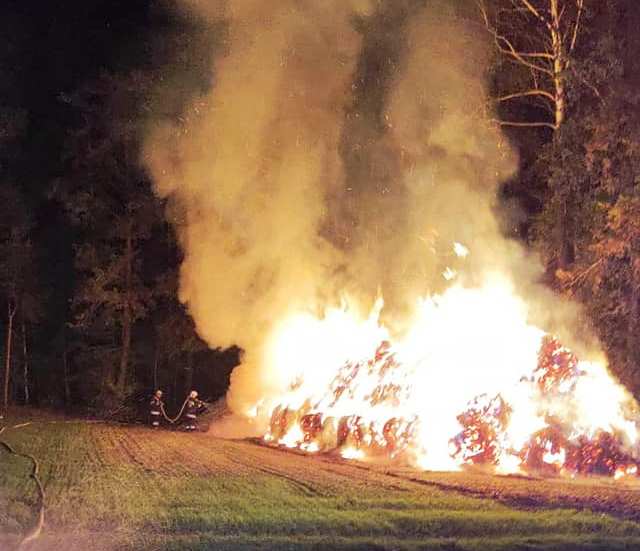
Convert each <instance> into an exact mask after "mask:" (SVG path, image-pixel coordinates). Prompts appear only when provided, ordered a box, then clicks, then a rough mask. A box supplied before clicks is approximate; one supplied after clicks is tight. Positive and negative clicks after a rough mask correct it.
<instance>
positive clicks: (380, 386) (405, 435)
mask: <svg viewBox="0 0 640 551" xmlns="http://www.w3.org/2000/svg"><path fill="white" fill-rule="evenodd" d="M402 370H403V366H402V365H401V364H400V363H399V361H398V360H397V358H396V355H395V354H394V351H393V348H392V346H391V344H390V343H389V342H388V341H383V342H382V343H381V344H380V345H379V346H378V347H377V349H376V351H375V354H374V355H373V357H372V358H371V359H369V360H367V361H361V362H347V363H345V364H344V365H343V367H342V368H341V369H340V370H339V371H338V373H337V375H336V376H335V378H334V379H333V380H332V381H331V383H330V385H329V390H328V391H327V394H326V395H323V396H322V397H321V399H319V400H317V401H315V402H314V401H313V400H312V399H310V398H307V399H306V400H305V401H304V404H303V405H302V406H301V407H300V408H298V409H295V408H292V407H290V406H285V405H284V404H280V405H277V406H276V407H275V408H274V409H273V412H272V414H271V422H270V429H269V431H268V433H267V434H266V435H265V440H266V441H267V442H269V443H272V444H275V445H283V446H286V447H290V448H298V449H301V450H304V451H307V452H334V451H338V452H339V453H340V454H341V455H342V456H343V457H346V458H364V457H367V458H385V459H397V460H399V461H402V462H406V463H414V464H420V454H422V453H424V454H425V455H427V456H428V453H429V450H428V449H425V448H423V447H422V445H421V442H420V437H421V434H423V431H428V430H429V427H430V426H433V425H434V424H435V423H437V422H438V420H437V419H429V418H420V417H419V416H418V415H417V414H414V415H413V416H406V415H405V416H403V415H400V414H399V413H400V412H401V411H402V404H403V398H405V397H407V398H408V397H410V395H411V390H412V389H411V388H407V387H405V386H403V385H402V384H400V382H401V381H402V380H403V379H402V377H397V380H395V381H394V376H395V375H398V373H401V372H402ZM597 374H598V371H597V370H596V372H595V375H594V373H593V368H592V366H591V364H586V363H581V362H580V361H579V360H578V358H577V357H576V355H575V354H573V353H572V352H571V351H570V350H569V349H567V348H566V347H564V346H562V344H561V343H560V342H559V341H558V340H557V339H555V338H553V337H550V336H545V337H543V338H542V340H541V343H540V348H539V352H538V361H537V365H536V367H535V369H534V370H533V373H531V374H530V375H529V376H528V377H527V376H525V377H522V378H521V379H520V381H519V382H517V383H515V387H516V388H518V389H519V391H518V392H516V393H510V392H509V391H507V392H506V393H505V395H504V396H503V395H502V394H501V393H498V394H495V395H489V394H482V395H479V396H476V397H475V398H473V399H472V400H470V401H469V402H468V404H467V407H466V409H465V410H464V411H462V412H460V413H459V414H458V415H457V417H456V419H457V422H458V424H459V427H460V431H459V432H458V433H457V434H456V435H453V436H452V437H451V438H450V440H449V455H450V458H451V461H452V465H453V466H454V467H455V468H459V467H463V466H465V465H466V466H473V465H479V466H489V467H491V468H494V469H496V470H497V471H501V472H526V473H535V474H538V475H543V476H558V475H570V476H576V475H605V476H612V477H614V478H616V479H618V478H621V477H624V476H636V475H637V474H638V463H639V462H640V458H639V454H638V446H637V444H636V442H637V440H636V439H635V438H633V437H634V436H635V434H636V433H635V429H636V422H635V421H634V420H632V419H631V417H624V416H623V417H621V419H618V420H604V419H603V423H601V426H593V425H591V426H588V425H589V423H584V422H581V420H580V419H579V418H578V417H576V415H577V414H578V413H579V411H580V407H582V406H583V405H584V404H579V406H580V407H576V402H577V401H579V400H580V399H581V387H582V385H583V384H585V383H584V379H585V378H586V379H589V378H590V377H591V378H593V377H594V376H597ZM596 380H597V378H596ZM611 383H612V384H613V381H611ZM363 385H364V386H366V387H367V389H368V390H367V391H366V392H365V393H364V394H363V393H362V392H361V391H362V386H363ZM367 385H368V386H367ZM300 388H301V383H300V381H297V382H296V384H295V385H293V387H292V388H291V391H292V392H293V393H295V392H297V391H299V390H300ZM510 394H513V396H527V397H528V399H529V401H530V403H528V404H526V408H525V409H526V410H527V411H528V412H529V413H530V414H531V415H533V416H534V417H535V422H534V423H533V424H531V423H529V425H528V426H534V427H538V428H537V429H536V430H531V432H530V433H529V434H527V435H525V436H524V437H522V435H520V436H516V435H515V434H514V433H515V429H516V427H514V423H515V424H517V423H518V419H517V417H518V415H520V411H519V408H520V407H521V406H522V404H520V403H511V402H510V401H509V398H508V397H509V395H510ZM358 397H362V398H363V400H362V401H358ZM532 404H533V406H535V407H534V408H533V409H532V408H531V405H532ZM587 405H588V406H590V405H589V404H587ZM363 406H365V409H364V410H363V409H362V408H363ZM376 408H381V409H382V411H385V412H388V417H386V418H385V417H381V418H377V419H371V415H369V416H367V413H369V414H370V413H371V412H372V411H375V410H376ZM339 411H341V412H343V415H340V416H338V415H335V413H336V412H339ZM616 421H622V423H618V424H617V425H616ZM607 423H612V424H611V426H610V428H609V429H607V428H605V426H606V425H607ZM596 425H597V424H596Z"/></svg>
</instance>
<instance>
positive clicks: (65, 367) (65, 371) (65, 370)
mask: <svg viewBox="0 0 640 551" xmlns="http://www.w3.org/2000/svg"><path fill="white" fill-rule="evenodd" d="M62 377H63V379H64V405H65V406H67V407H69V405H70V404H71V385H70V384H69V361H68V356H67V337H66V331H65V337H64V348H63V349H62Z"/></svg>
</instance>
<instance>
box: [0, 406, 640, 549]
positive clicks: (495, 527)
mask: <svg viewBox="0 0 640 551" xmlns="http://www.w3.org/2000/svg"><path fill="white" fill-rule="evenodd" d="M14 420H15V419H13V420H10V422H13V421H14ZM49 421H50V419H49ZM0 438H4V439H5V440H6V441H8V442H10V443H11V444H12V445H14V446H15V447H16V448H18V449H20V450H23V451H28V452H29V453H33V454H34V455H36V456H37V457H38V458H39V459H40V461H41V464H42V480H43V483H44V484H45V488H46V492H47V522H46V528H45V532H44V535H43V538H42V542H41V543H40V546H41V547H40V548H42V549H58V548H60V549H65V551H69V550H70V549H74V545H77V546H78V547H77V548H78V549H81V548H89V549H102V548H104V549H109V550H113V549H126V550H129V549H131V550H133V549H136V550H144V549H148V550H161V549H162V550H164V549H166V550H175V551H185V550H190V549H193V550H196V549H197V550H201V549H213V548H215V549H234V550H235V549H296V550H298V549H299V550H302V549H305V550H306V549H363V550H364V549H449V550H454V549H455V550H494V549H496V550H498V549H504V550H514V549H517V550H525V549H527V550H534V549H535V550H538V549H540V550H552V549H553V550H559V549H563V550H564V549H566V550H583V549H585V550H596V549H598V550H609V549H629V550H632V549H640V525H639V524H638V523H636V522H634V521H631V520H623V519H621V518H616V517H613V516H609V515H605V514H602V513H594V512H590V511H576V510H572V509H566V508H542V509H536V510H533V511H532V510H522V509H517V508H514V507H513V506H508V505H506V504H504V503H499V502H497V501H495V500H492V499H486V498H479V497H471V496H468V495H464V494H461V493H459V492H452V491H446V490H441V489H438V488H436V487H429V486H420V485H418V484H413V485H412V484H409V483H397V484H396V483H394V484H391V483H390V482H389V480H387V479H386V478H384V477H381V475H380V474H376V473H373V472H372V473H370V474H368V473H367V471H364V470H362V469H353V468H351V467H348V466H341V465H340V464H337V465H336V466H335V469H337V470H338V471H337V474H335V475H333V474H331V473H330V472H329V471H326V472H325V471H322V468H323V465H324V464H321V463H320V462H318V461H316V460H314V459H310V458H306V457H297V456H291V455H290V454H280V455H279V453H280V452H277V451H273V450H267V449H262V448H258V447H255V446H253V445H250V444H247V443H243V442H239V443H234V442H223V441H219V440H215V439H213V438H210V437H208V436H206V435H203V434H200V435H185V434H181V433H153V432H151V431H148V430H145V429H140V428H126V427H125V428H116V427H108V426H105V425H99V424H92V425H87V424H83V423H81V422H76V423H51V422H47V423H40V422H38V423H34V424H32V425H30V426H28V427H24V428H22V429H19V430H16V431H9V432H7V433H5V434H3V435H2V436H0ZM153 439H157V442H155V443H154V442H153ZM121 441H123V442H125V444H126V445H127V446H129V448H128V449H129V451H127V452H126V453H125V452H121V451H118V450H119V445H120V442H121ZM139 442H141V443H143V444H144V445H151V444H153V445H156V448H153V449H157V450H160V451H159V452H157V453H162V454H165V456H166V457H165V459H166V461H164V462H162V463H161V464H159V466H158V467H157V468H152V467H150V466H149V464H145V462H146V461H147V460H148V459H149V453H150V452H149V450H151V449H152V448H144V449H143V448H141V449H139V450H138V449H137V448H136V447H135V446H137V444H138V443H139ZM254 448H255V449H254ZM0 453H2V455H0V496H1V497H0V534H5V536H4V540H3V539H2V536H0V549H4V548H3V547H2V545H3V541H4V543H5V544H13V543H15V542H16V541H17V540H18V538H19V535H20V534H21V533H24V532H25V531H26V530H27V529H28V527H29V526H30V523H32V522H33V515H34V506H35V504H36V500H35V488H34V486H33V482H32V481H31V480H30V479H29V478H28V476H27V474H28V462H27V461H24V460H20V459H17V458H12V457H10V456H8V455H7V454H6V453H5V452H0ZM181 454H184V456H183V455H181ZM251 454H254V455H255V457H258V460H255V459H254V458H253V457H254V456H253V455H251ZM156 459H162V457H160V458H157V457H152V458H151V459H150V460H151V461H153V460H156ZM269 461H271V462H274V463H273V465H276V466H277V465H278V462H279V461H281V462H282V463H283V465H284V467H283V469H284V470H285V471H286V476H279V475H276V474H269V473H268V472H264V469H263V466H264V465H263V463H264V462H269ZM254 462H255V465H254ZM172 463H175V465H173V464H172ZM165 467H170V468H169V469H165ZM173 467H175V469H174V468H173ZM332 468H334V467H333V466H332ZM172 469H173V470H172ZM289 470H291V473H292V474H291V475H290V476H289ZM354 473H355V474H354ZM87 542H90V546H89V547H87ZM33 548H34V549H38V548H39V547H38V546H34V547H33Z"/></svg>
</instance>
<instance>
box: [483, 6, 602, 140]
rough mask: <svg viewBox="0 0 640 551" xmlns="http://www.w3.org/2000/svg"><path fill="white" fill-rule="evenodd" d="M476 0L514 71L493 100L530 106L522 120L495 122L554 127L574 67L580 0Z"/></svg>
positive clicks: (558, 123) (561, 119)
mask: <svg viewBox="0 0 640 551" xmlns="http://www.w3.org/2000/svg"><path fill="white" fill-rule="evenodd" d="M476 1H477V3H478V7H479V9H480V13H481V15H482V19H483V22H484V25H485V27H486V28H487V30H488V31H489V33H490V34H491V36H492V37H493V40H494V43H495V47H496V50H497V52H498V53H499V54H500V55H501V56H502V57H503V58H504V59H505V60H506V61H508V62H509V63H513V64H515V65H516V66H517V67H518V68H519V69H520V71H519V75H518V78H516V79H514V80H512V81H511V82H510V84H509V87H510V88H511V89H508V90H506V91H505V93H504V94H501V95H500V96H499V97H497V98H496V101H497V102H499V103H505V102H512V101H526V102H528V103H529V104H530V105H533V107H534V108H535V115H534V116H533V117H531V118H530V119H528V120H518V121H516V120H502V119H499V120H497V122H498V123H499V124H501V125H504V126H520V127H546V128H550V129H551V130H553V131H556V130H558V129H559V128H560V127H561V125H562V123H563V122H564V121H565V119H566V115H567V76H568V74H569V72H570V71H573V69H574V63H573V57H574V53H575V50H576V45H577V43H578V37H579V35H580V32H581V27H582V25H583V20H584V17H583V13H584V0H499V1H497V2H495V3H494V4H493V5H492V6H491V7H490V6H489V5H488V3H487V2H486V0H476ZM584 82H585V83H587V81H584ZM594 91H595V92H596V93H597V90H596V89H595V88H594Z"/></svg>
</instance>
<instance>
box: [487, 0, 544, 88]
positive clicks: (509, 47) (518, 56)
mask: <svg viewBox="0 0 640 551" xmlns="http://www.w3.org/2000/svg"><path fill="white" fill-rule="evenodd" d="M523 1H524V0H523ZM476 4H477V6H478V9H479V10H480V13H481V15H482V19H483V20H484V25H485V28H486V29H487V31H488V32H489V33H490V34H491V35H492V36H493V39H494V42H495V44H496V47H497V48H498V50H499V51H500V52H501V53H502V54H504V55H508V56H510V57H512V58H513V59H515V60H517V61H518V63H520V64H521V65H524V66H525V67H529V68H530V69H533V70H534V71H539V72H541V73H544V74H546V75H549V76H553V72H552V71H551V70H550V69H547V68H546V67H543V66H541V65H537V64H535V63H531V62H530V61H528V60H527V57H531V58H534V59H536V58H545V59H554V56H553V54H549V53H548V52H544V53H543V52H532V53H528V52H527V53H525V52H519V51H518V50H517V49H516V48H515V47H514V45H513V44H512V43H511V41H510V40H509V39H508V38H507V37H506V36H504V35H502V34H500V33H499V32H498V30H497V28H496V27H494V26H493V25H492V24H491V22H490V21H489V14H488V13H487V7H486V6H485V5H484V2H483V0H476ZM501 42H502V43H503V44H504V45H505V46H506V48H505V47H504V46H502V44H501Z"/></svg>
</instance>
